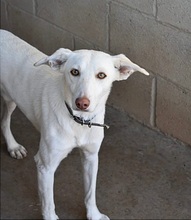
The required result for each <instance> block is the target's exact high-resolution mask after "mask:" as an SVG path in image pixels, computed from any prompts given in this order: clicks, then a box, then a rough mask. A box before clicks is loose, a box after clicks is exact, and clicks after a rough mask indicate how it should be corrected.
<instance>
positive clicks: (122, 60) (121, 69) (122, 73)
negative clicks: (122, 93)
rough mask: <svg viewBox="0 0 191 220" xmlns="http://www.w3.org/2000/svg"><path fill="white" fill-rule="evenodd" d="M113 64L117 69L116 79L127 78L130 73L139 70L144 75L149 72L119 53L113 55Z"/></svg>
mask: <svg viewBox="0 0 191 220" xmlns="http://www.w3.org/2000/svg"><path fill="white" fill-rule="evenodd" d="M113 59H114V66H115V68H116V69H117V71H118V73H119V75H118V77H117V79H116V80H117V81H119V80H125V79H127V78H128V77H129V76H130V75H131V74H132V73H134V72H136V71H139V72H141V73H143V74H145V75H149V73H148V72H147V71H146V70H145V69H143V68H141V67H140V66H138V65H137V64H135V63H133V62H131V60H130V59H128V58H127V57H126V56H125V55H124V54H119V55H116V56H113Z"/></svg>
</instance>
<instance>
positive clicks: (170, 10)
mask: <svg viewBox="0 0 191 220" xmlns="http://www.w3.org/2000/svg"><path fill="white" fill-rule="evenodd" d="M157 8H158V16H157V18H158V20H160V21H162V22H166V23H169V24H172V25H174V26H177V27H179V28H181V29H185V30H188V31H190V32H191V1H190V0H181V1H180V0H168V1H166V0H158V1H157Z"/></svg>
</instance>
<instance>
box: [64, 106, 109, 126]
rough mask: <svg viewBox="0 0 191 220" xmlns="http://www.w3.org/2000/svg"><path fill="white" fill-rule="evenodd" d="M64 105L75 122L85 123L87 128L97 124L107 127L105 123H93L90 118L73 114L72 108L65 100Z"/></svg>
mask: <svg viewBox="0 0 191 220" xmlns="http://www.w3.org/2000/svg"><path fill="white" fill-rule="evenodd" d="M65 105H66V107H67V109H68V111H69V113H70V115H71V116H72V118H73V119H74V121H75V122H77V123H78V124H81V125H87V126H88V127H89V128H91V126H99V127H104V128H107V129H109V126H108V125H106V124H99V123H93V122H91V120H92V119H93V118H92V119H90V120H84V119H83V118H81V117H78V116H75V115H74V114H73V112H72V109H71V108H70V106H69V105H68V104H67V103H66V102H65Z"/></svg>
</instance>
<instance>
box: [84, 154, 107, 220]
mask: <svg viewBox="0 0 191 220" xmlns="http://www.w3.org/2000/svg"><path fill="white" fill-rule="evenodd" d="M81 155H82V163H83V168H84V186H85V187H84V188H85V205H86V209H87V219H88V220H108V219H109V218H108V217H107V216H106V215H104V214H102V213H100V211H99V210H98V208H97V205H96V181H97V171H98V152H94V153H92V152H89V151H86V150H84V151H83V152H82V153H81Z"/></svg>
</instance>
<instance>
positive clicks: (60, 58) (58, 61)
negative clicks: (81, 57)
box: [34, 48, 72, 70]
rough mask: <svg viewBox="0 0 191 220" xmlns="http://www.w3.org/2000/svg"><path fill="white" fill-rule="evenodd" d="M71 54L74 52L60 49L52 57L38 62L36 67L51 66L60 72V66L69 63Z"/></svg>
mask: <svg viewBox="0 0 191 220" xmlns="http://www.w3.org/2000/svg"><path fill="white" fill-rule="evenodd" d="M71 53H72V51H71V50H69V49H64V48H60V49H58V50H57V51H56V52H55V53H53V54H52V55H51V56H48V57H45V58H42V59H41V60H39V61H38V62H36V63H35V64H34V66H40V65H43V64H45V65H48V66H50V67H51V68H52V69H54V70H58V69H60V66H61V65H62V64H63V63H65V62H66V61H67V59H68V57H69V55H70V54H71Z"/></svg>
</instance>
